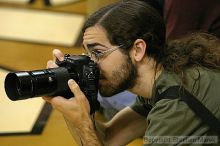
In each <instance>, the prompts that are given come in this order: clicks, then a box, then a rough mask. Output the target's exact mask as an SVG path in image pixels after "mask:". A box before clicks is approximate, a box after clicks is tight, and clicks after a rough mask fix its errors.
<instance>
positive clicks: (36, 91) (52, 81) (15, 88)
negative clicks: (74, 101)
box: [5, 67, 74, 101]
mask: <svg viewBox="0 0 220 146" xmlns="http://www.w3.org/2000/svg"><path fill="white" fill-rule="evenodd" d="M70 78H73V79H74V75H73V76H72V77H70V74H69V73H68V70H67V69H66V68H65V67H58V68H52V69H45V70H35V71H22V72H12V73H9V74H7V76H6V78H5V91H6V94H7V96H8V97H9V98H10V99H11V100H14V101H15V100H23V99H27V98H32V97H39V96H56V95H61V96H70V95H71V94H72V93H71V92H70V89H69V87H68V84H67V82H68V80H69V79H70Z"/></svg>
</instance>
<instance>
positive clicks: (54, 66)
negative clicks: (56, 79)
mask: <svg viewBox="0 0 220 146" xmlns="http://www.w3.org/2000/svg"><path fill="white" fill-rule="evenodd" d="M56 67H58V65H57V64H56V63H54V61H52V60H49V61H48V62H47V68H56Z"/></svg>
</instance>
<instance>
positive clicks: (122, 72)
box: [99, 55, 137, 97]
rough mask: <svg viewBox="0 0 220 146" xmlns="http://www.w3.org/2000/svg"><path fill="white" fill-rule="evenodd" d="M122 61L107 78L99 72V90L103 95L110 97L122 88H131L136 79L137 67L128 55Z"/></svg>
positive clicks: (122, 89)
mask: <svg viewBox="0 0 220 146" xmlns="http://www.w3.org/2000/svg"><path fill="white" fill-rule="evenodd" d="M125 56H126V57H125V60H124V62H123V63H122V64H121V65H120V66H119V67H118V68H116V69H115V70H114V71H112V74H111V76H110V77H109V78H106V77H105V76H104V73H103V74H102V73H101V78H100V86H99V92H100V95H102V96H104V97H110V96H113V95H115V94H118V93H120V92H122V91H124V90H127V89H129V88H132V87H133V86H134V85H135V83H136V79H137V68H136V66H135V65H134V64H133V63H132V61H131V58H130V56H129V55H125Z"/></svg>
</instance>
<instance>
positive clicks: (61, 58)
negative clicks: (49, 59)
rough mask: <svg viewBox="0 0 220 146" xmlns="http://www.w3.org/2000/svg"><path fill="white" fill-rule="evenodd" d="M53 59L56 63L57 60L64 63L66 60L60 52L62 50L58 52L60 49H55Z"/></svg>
mask: <svg viewBox="0 0 220 146" xmlns="http://www.w3.org/2000/svg"><path fill="white" fill-rule="evenodd" d="M53 57H54V58H53V59H54V61H55V60H56V59H58V60H59V61H63V60H64V55H63V53H62V52H61V51H60V50H58V49H54V50H53Z"/></svg>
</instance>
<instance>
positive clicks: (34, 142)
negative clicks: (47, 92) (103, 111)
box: [0, 0, 142, 146]
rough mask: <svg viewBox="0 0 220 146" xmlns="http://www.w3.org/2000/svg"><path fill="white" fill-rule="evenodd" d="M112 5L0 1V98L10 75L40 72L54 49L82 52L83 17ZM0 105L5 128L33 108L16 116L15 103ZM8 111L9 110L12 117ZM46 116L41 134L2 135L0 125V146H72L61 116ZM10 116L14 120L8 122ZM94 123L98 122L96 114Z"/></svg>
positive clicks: (84, 0)
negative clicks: (11, 72) (20, 71)
mask: <svg viewBox="0 0 220 146" xmlns="http://www.w3.org/2000/svg"><path fill="white" fill-rule="evenodd" d="M114 1H116V0H0V19H1V22H0V69H1V73H0V77H1V80H0V81H1V86H0V87H1V89H0V90H1V91H2V92H1V94H0V96H1V97H0V98H2V99H3V98H4V99H5V98H7V97H6V96H5V93H4V86H3V82H4V77H5V75H6V74H7V73H8V72H9V71H19V70H37V69H45V68H46V62H47V61H48V60H50V59H52V50H53V49H55V48H57V49H60V50H62V51H63V52H64V53H69V54H81V53H83V49H82V47H81V42H82V39H81V27H82V25H83V23H84V21H85V20H86V17H87V16H88V15H89V14H91V13H92V12H93V11H95V10H96V9H98V8H99V7H101V6H103V5H106V4H108V3H112V2H114ZM39 100H41V99H39ZM0 102H1V103H0V114H1V112H3V113H4V114H6V115H4V116H3V114H1V120H0V121H3V120H4V121H8V123H7V122H6V124H7V126H8V127H9V128H10V127H12V126H13V127H17V125H18V123H19V122H18V120H19V118H22V117H23V116H24V115H22V114H25V112H27V111H29V114H32V113H31V112H30V111H31V110H32V109H31V108H36V107H37V106H36V107H35V106H32V107H28V108H26V107H23V109H22V110H23V111H22V110H21V111H17V110H15V109H13V107H14V106H16V105H15V104H14V103H13V104H11V103H10V108H9V106H7V104H8V103H7V104H5V103H3V102H4V101H2V100H0ZM7 102H9V101H7ZM40 102H42V101H40ZM40 104H42V103H40ZM43 104H44V103H43ZM6 107H8V108H9V109H6ZM42 107H43V106H39V107H37V108H39V111H38V113H41V114H42V111H43V110H42V109H41V108H42ZM10 111H14V113H15V115H13V114H11V112H10ZM45 112H47V113H48V115H47V119H46V123H44V124H43V125H44V126H43V129H42V132H41V133H40V134H32V133H31V132H26V134H16V133H15V134H13V132H10V134H5V135H4V132H3V133H2V131H1V126H2V127H6V126H4V125H3V123H1V122H0V132H1V133H0V134H1V135H0V146H30V145H31V146H48V145H50V146H64V145H65V146H74V145H76V144H75V142H74V140H73V139H72V137H71V135H70V133H69V131H68V129H67V127H66V124H65V121H64V119H63V117H62V115H61V114H60V113H58V112H57V111H55V110H52V111H45ZM16 113H17V114H16ZM9 116H10V117H16V118H15V119H14V120H13V119H10V118H9ZM7 117H8V118H7ZM98 118H100V119H103V118H102V116H101V115H99V116H98ZM8 119H10V121H9V120H8ZM25 120H26V119H25ZM27 120H28V119H27ZM27 120H26V121H27ZM34 122H37V121H34ZM4 124H5V123H4ZM20 124H22V123H20ZM24 124H25V123H24ZM24 124H23V125H24ZM24 126H25V125H24ZM135 145H142V139H138V140H135V141H133V142H132V143H131V144H129V146H135Z"/></svg>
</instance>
